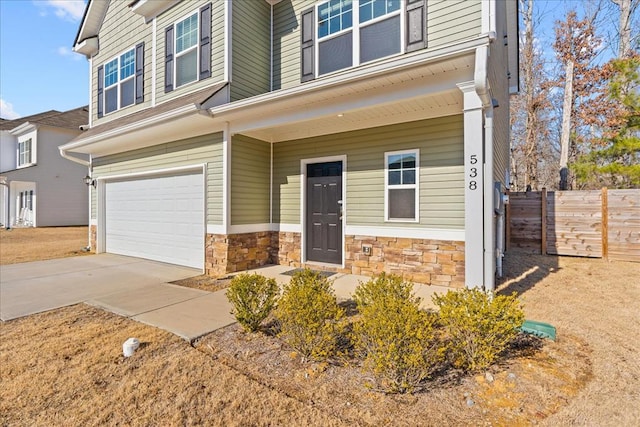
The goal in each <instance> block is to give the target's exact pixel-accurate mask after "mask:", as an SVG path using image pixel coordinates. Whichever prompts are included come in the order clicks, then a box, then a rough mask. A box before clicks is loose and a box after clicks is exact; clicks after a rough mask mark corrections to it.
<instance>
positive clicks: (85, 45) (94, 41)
mask: <svg viewBox="0 0 640 427" xmlns="http://www.w3.org/2000/svg"><path fill="white" fill-rule="evenodd" d="M73 51H74V52H76V53H80V54H82V55H84V56H86V57H87V58H90V57H92V56H93V55H95V54H96V53H98V37H97V36H94V37H90V38H88V39H84V40H82V41H81V42H80V43H78V44H77V45H75V46H74V47H73Z"/></svg>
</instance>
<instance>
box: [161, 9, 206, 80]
mask: <svg viewBox="0 0 640 427" xmlns="http://www.w3.org/2000/svg"><path fill="white" fill-rule="evenodd" d="M211 7H212V4H211V3H209V4H206V5H204V6H203V7H201V8H200V9H199V10H197V11H195V12H194V13H192V14H191V15H189V16H187V17H186V18H183V19H181V20H179V21H177V22H175V23H173V24H171V25H170V26H168V27H167V28H165V30H164V36H165V39H164V41H165V45H164V49H165V52H164V91H165V92H171V91H172V90H174V89H175V88H179V87H181V86H184V85H186V84H188V83H192V82H195V81H198V80H202V79H206V78H208V77H211Z"/></svg>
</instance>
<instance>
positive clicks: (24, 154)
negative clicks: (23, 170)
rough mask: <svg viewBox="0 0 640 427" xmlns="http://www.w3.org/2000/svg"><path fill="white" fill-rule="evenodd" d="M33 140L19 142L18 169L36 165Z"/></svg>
mask: <svg viewBox="0 0 640 427" xmlns="http://www.w3.org/2000/svg"><path fill="white" fill-rule="evenodd" d="M34 160H35V159H34V156H33V147H32V142H31V138H29V139H27V140H25V141H20V142H18V167H20V166H28V165H30V164H32V163H34Z"/></svg>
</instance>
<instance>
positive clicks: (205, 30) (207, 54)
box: [199, 3, 211, 80]
mask: <svg viewBox="0 0 640 427" xmlns="http://www.w3.org/2000/svg"><path fill="white" fill-rule="evenodd" d="M207 77H211V3H209V4H208V5H206V6H203V7H202V8H201V9H200V78H199V79H200V80H202V79H206V78H207Z"/></svg>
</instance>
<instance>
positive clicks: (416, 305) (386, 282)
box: [354, 274, 444, 393]
mask: <svg viewBox="0 0 640 427" xmlns="http://www.w3.org/2000/svg"><path fill="white" fill-rule="evenodd" d="M412 291H413V284H411V283H408V282H403V281H402V279H401V278H399V277H398V276H393V275H389V276H388V275H385V274H382V275H381V276H378V277H376V278H374V279H372V280H370V281H368V282H366V283H362V284H360V286H358V288H357V289H356V292H355V296H354V299H355V301H356V305H357V307H358V311H359V312H360V314H361V318H360V320H359V321H357V322H356V323H355V325H354V344H355V348H356V351H357V352H358V353H360V354H362V355H363V356H364V368H365V369H367V370H369V371H371V372H372V373H373V377H374V381H375V383H376V384H375V386H376V387H377V388H378V389H380V390H382V391H385V392H389V393H406V392H412V391H414V390H415V389H416V388H417V387H419V385H420V383H422V382H423V381H424V380H425V379H427V378H428V377H429V376H430V375H431V374H432V373H433V371H434V369H435V368H436V367H437V366H438V364H439V363H440V362H441V361H442V359H443V354H444V349H443V348H442V346H441V344H440V340H439V339H438V336H437V330H436V328H435V326H434V323H435V316H434V315H433V314H430V313H428V312H426V311H423V310H421V309H420V298H417V297H415V296H414V295H413V293H412Z"/></svg>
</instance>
